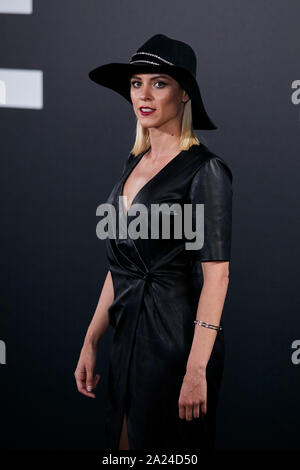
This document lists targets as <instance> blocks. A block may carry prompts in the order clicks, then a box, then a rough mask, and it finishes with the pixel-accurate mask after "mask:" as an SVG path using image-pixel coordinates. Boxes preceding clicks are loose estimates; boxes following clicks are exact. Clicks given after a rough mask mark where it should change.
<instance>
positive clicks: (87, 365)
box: [74, 346, 100, 398]
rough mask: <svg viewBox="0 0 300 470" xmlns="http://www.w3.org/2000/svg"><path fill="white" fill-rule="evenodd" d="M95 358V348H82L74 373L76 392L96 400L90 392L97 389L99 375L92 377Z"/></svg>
mask: <svg viewBox="0 0 300 470" xmlns="http://www.w3.org/2000/svg"><path fill="white" fill-rule="evenodd" d="M96 357H97V349H96V348H95V347H93V346H83V348H82V349H81V353H80V357H79V360H78V364H77V367H76V370H75V372H74V375H75V380H76V384H77V389H78V391H79V392H80V393H83V395H86V396H87V397H91V398H96V395H95V394H94V393H92V390H93V389H94V388H96V387H97V383H98V382H99V379H100V374H96V375H95V377H93V372H94V367H95V363H96Z"/></svg>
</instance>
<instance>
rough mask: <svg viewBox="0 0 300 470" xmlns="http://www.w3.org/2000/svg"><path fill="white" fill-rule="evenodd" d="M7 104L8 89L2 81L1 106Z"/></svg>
mask: <svg viewBox="0 0 300 470" xmlns="http://www.w3.org/2000/svg"><path fill="white" fill-rule="evenodd" d="M5 103H6V87H5V82H4V81H3V80H0V104H5Z"/></svg>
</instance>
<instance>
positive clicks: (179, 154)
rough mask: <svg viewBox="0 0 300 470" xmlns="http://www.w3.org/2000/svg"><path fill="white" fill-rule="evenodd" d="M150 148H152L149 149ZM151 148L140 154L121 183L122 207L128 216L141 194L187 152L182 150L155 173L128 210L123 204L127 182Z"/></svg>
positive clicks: (137, 194)
mask: <svg viewBox="0 0 300 470" xmlns="http://www.w3.org/2000/svg"><path fill="white" fill-rule="evenodd" d="M149 148H150V147H149ZM149 148H148V149H147V150H145V151H144V152H142V153H141V154H140V156H139V157H135V158H136V160H137V161H136V162H135V164H134V165H133V167H131V168H130V169H129V172H128V171H127V172H126V173H125V175H124V177H123V180H122V182H121V189H120V191H119V196H121V203H122V207H123V210H124V212H125V214H126V215H128V213H129V211H130V209H131V207H132V206H133V204H134V202H135V200H136V199H137V197H138V196H139V195H140V194H141V192H142V191H143V190H144V189H145V188H146V187H147V186H149V184H150V183H152V182H153V180H155V179H156V178H158V176H159V175H160V174H161V173H162V172H163V171H164V170H166V169H167V168H168V167H169V166H170V165H171V163H172V162H174V161H175V160H177V159H178V158H179V157H180V156H181V155H182V154H183V153H184V152H186V150H181V151H180V152H179V153H178V154H177V155H175V157H173V158H172V159H171V160H170V161H169V162H168V163H166V164H165V165H164V166H163V167H162V168H161V169H160V170H159V171H158V172H157V173H155V175H153V176H152V178H150V179H149V180H148V181H147V182H146V183H145V184H144V186H142V187H141V189H139V191H138V192H137V193H136V195H135V196H134V198H133V199H132V202H131V204H130V207H129V208H128V210H126V208H125V206H124V203H123V197H124V196H123V190H124V186H125V183H126V181H127V180H128V178H129V176H130V175H131V173H132V172H133V170H134V169H135V167H136V166H137V165H138V163H139V162H140V161H141V159H142V158H143V156H144V155H145V154H146V153H147V152H148V150H149Z"/></svg>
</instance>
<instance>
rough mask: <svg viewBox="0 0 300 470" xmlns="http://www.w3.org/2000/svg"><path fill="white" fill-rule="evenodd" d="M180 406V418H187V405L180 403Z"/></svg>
mask: <svg viewBox="0 0 300 470" xmlns="http://www.w3.org/2000/svg"><path fill="white" fill-rule="evenodd" d="M178 408H179V418H180V419H185V407H184V406H183V405H181V404H179V403H178Z"/></svg>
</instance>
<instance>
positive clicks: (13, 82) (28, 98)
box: [0, 0, 43, 109]
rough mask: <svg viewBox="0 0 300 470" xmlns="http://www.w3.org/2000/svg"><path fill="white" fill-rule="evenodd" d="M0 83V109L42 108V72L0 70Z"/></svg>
mask: <svg viewBox="0 0 300 470" xmlns="http://www.w3.org/2000/svg"><path fill="white" fill-rule="evenodd" d="M0 1H1V0H0ZM0 82H3V83H4V89H5V103H2V101H1V100H0V108H30V109H41V108H43V72H42V70H26V69H1V68H0ZM0 95H1V92H0Z"/></svg>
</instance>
